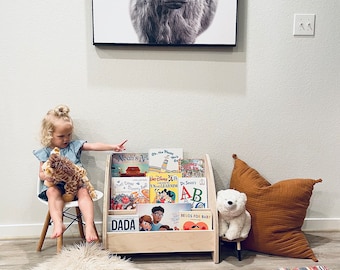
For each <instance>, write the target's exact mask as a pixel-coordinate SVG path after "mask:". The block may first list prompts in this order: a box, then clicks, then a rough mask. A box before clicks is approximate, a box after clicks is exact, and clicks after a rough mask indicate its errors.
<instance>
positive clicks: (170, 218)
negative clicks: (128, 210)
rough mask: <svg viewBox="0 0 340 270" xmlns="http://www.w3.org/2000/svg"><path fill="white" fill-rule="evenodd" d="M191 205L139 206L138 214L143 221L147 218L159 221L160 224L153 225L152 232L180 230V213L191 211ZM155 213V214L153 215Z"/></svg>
mask: <svg viewBox="0 0 340 270" xmlns="http://www.w3.org/2000/svg"><path fill="white" fill-rule="evenodd" d="M190 210H191V204H190V203H175V204H174V203H165V204H164V203H161V204H157V203H156V204H151V203H146V204H138V205H137V209H136V211H137V214H138V216H139V217H140V218H141V219H143V220H144V219H145V220H146V218H145V217H147V219H148V220H150V218H151V222H154V221H155V220H154V219H156V218H157V219H158V220H159V222H158V223H157V225H156V224H153V229H151V230H158V231H159V230H178V226H179V213H180V211H190ZM153 212H154V214H153Z"/></svg>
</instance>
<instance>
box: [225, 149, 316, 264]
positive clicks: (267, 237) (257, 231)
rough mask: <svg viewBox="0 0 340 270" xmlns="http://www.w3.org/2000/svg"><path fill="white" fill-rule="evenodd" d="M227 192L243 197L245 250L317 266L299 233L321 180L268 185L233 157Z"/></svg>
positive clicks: (258, 175)
mask: <svg viewBox="0 0 340 270" xmlns="http://www.w3.org/2000/svg"><path fill="white" fill-rule="evenodd" d="M233 158H234V159H235V164H234V169H233V172H232V176H231V180H230V188H233V189H236V190H238V191H240V192H244V193H245V194H246V195H247V198H248V200H247V205H246V207H247V210H248V211H249V213H250V214H251V217H252V221H251V225H252V227H251V230H250V232H249V236H248V238H247V239H245V240H244V241H243V242H242V247H243V248H245V249H248V250H253V251H258V252H263V253H267V254H273V255H279V256H286V257H292V258H310V259H312V260H313V261H315V262H317V261H318V260H317V258H316V257H315V255H314V252H313V250H312V249H311V248H310V247H309V243H308V240H307V239H306V237H305V235H304V233H303V232H302V231H301V227H302V225H303V222H304V219H305V216H306V211H307V208H308V206H309V201H310V197H311V195H312V191H313V187H314V184H316V183H318V182H321V181H322V180H321V179H319V180H313V179H289V180H282V181H280V182H277V183H275V184H273V185H271V184H270V183H269V182H268V181H267V180H266V179H264V178H263V177H262V176H261V175H260V174H259V173H258V172H257V171H256V170H255V169H253V168H251V167H249V166H248V165H247V164H246V163H245V162H244V161H242V160H240V159H238V158H237V156H236V155H233Z"/></svg>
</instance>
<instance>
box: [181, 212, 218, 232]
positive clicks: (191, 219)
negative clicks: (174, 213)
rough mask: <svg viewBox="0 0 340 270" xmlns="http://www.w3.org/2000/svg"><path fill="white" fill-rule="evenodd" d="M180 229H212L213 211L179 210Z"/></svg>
mask: <svg viewBox="0 0 340 270" xmlns="http://www.w3.org/2000/svg"><path fill="white" fill-rule="evenodd" d="M179 229H180V230H212V213H211V211H210V210H206V211H203V210H201V211H198V210H193V211H180V212H179Z"/></svg>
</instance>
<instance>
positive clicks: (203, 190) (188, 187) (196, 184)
mask: <svg viewBox="0 0 340 270" xmlns="http://www.w3.org/2000/svg"><path fill="white" fill-rule="evenodd" d="M178 202H181V203H191V205H192V208H207V207H208V189H207V179H206V178H205V177H195V178H192V177H183V178H179V180H178Z"/></svg>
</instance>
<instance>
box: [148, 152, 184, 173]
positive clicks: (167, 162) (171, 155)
mask: <svg viewBox="0 0 340 270" xmlns="http://www.w3.org/2000/svg"><path fill="white" fill-rule="evenodd" d="M182 158H183V148H152V149H150V150H149V171H155V172H180V168H179V160H180V159H182Z"/></svg>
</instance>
